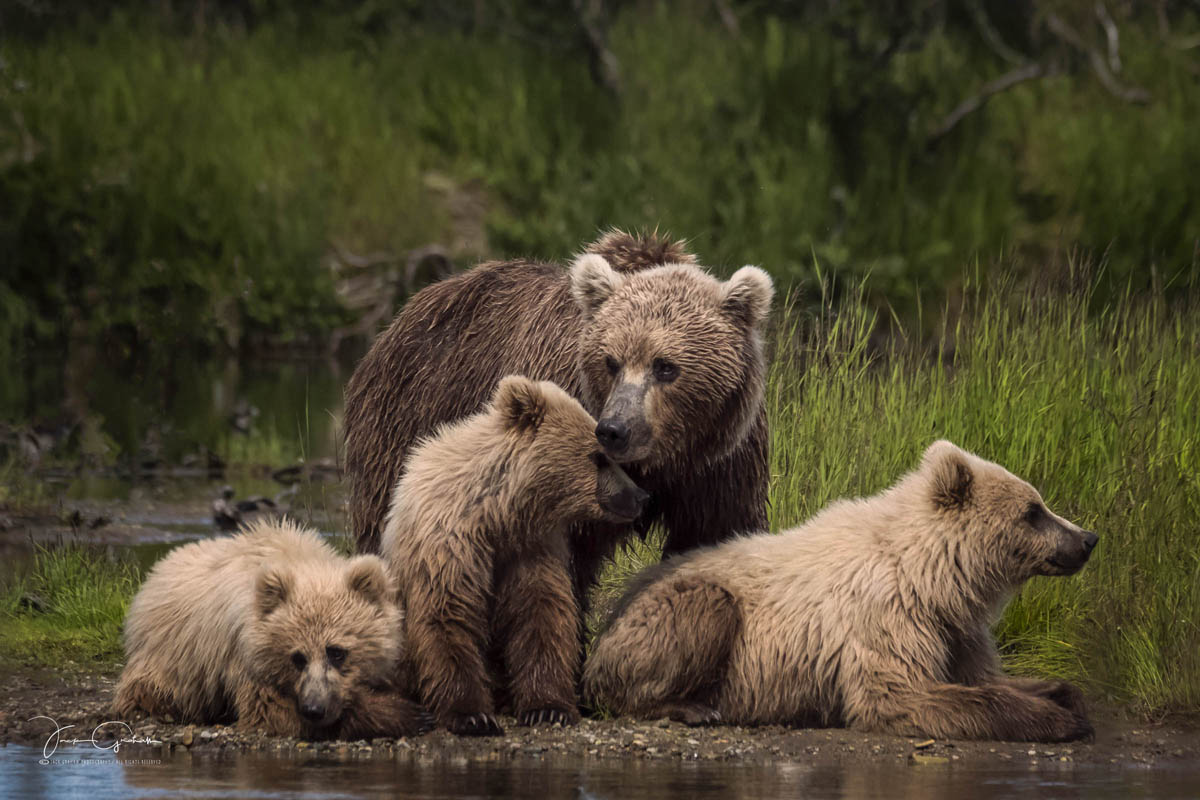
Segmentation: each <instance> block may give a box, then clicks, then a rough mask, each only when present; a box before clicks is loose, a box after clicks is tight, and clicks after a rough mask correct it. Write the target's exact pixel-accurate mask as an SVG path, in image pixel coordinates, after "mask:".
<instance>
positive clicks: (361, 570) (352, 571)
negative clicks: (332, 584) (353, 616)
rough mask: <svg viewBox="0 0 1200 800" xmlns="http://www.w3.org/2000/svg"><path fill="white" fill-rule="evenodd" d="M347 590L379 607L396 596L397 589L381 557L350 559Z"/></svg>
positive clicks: (347, 568)
mask: <svg viewBox="0 0 1200 800" xmlns="http://www.w3.org/2000/svg"><path fill="white" fill-rule="evenodd" d="M346 588H348V589H349V590H350V591H352V592H354V593H356V594H360V595H362V596H363V597H364V598H366V599H367V601H369V602H370V603H373V604H374V605H377V606H381V605H383V604H384V603H386V602H388V600H390V599H392V598H394V597H395V596H396V587H395V586H394V585H393V584H392V579H391V578H389V577H388V573H387V569H386V568H385V567H384V564H383V560H382V559H380V558H379V556H356V557H354V558H352V559H350V565H349V566H348V567H346Z"/></svg>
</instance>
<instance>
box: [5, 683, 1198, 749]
mask: <svg viewBox="0 0 1200 800" xmlns="http://www.w3.org/2000/svg"><path fill="white" fill-rule="evenodd" d="M3 678H4V680H3V688H0V743H2V744H4V745H8V744H24V745H31V746H32V745H36V746H41V745H43V744H44V743H45V742H46V740H47V737H49V736H50V734H51V733H52V731H53V725H54V724H57V725H58V726H60V727H62V726H68V725H71V726H74V727H73V728H71V729H70V730H69V731H67V732H64V733H63V736H64V737H68V738H70V737H76V736H77V737H80V738H86V737H88V736H90V735H91V732H92V730H93V729H94V728H96V726H97V725H100V724H101V723H103V722H108V721H110V720H111V719H112V717H111V715H110V714H109V713H108V706H109V703H110V702H111V700H112V693H113V687H114V686H115V683H116V679H115V676H114V675H109V674H96V675H85V674H68V673H55V672H44V671H42V672H36V671H16V672H12V673H9V674H7V675H4V676H3ZM39 715H42V716H44V717H49V718H50V719H52V720H53V721H54V722H53V723H52V722H51V721H50V720H47V719H33V718H34V717H37V716H39ZM1094 716H1095V719H1094V722H1095V725H1096V731H1097V735H1096V741H1095V742H1073V743H1070V744H1056V745H1048V744H1036V745H1034V744H1028V743H1014V742H966V741H941V740H937V741H935V740H921V739H917V738H909V737H897V736H886V735H878V734H864V733H859V732H855V731H849V730H845V729H840V728H834V729H793V728H784V727H780V726H764V727H760V728H743V727H735V726H717V727H712V728H688V727H686V726H684V725H681V724H679V723H676V722H668V721H667V720H657V721H649V722H641V721H635V720H630V719H616V720H593V719H585V720H583V721H582V722H581V723H580V724H579V725H577V726H574V727H569V728H561V727H559V726H552V727H539V728H519V727H517V726H516V724H515V720H513V719H512V718H511V717H502V718H501V723H502V724H503V725H504V727H505V735H504V736H501V737H490V738H464V737H457V736H453V735H452V734H449V733H446V732H445V731H435V732H433V733H430V734H426V735H424V736H418V737H407V738H401V739H374V740H371V741H358V742H341V741H333V742H308V741H301V740H296V739H289V738H280V737H273V736H267V735H264V734H259V733H246V732H243V731H240V730H238V729H236V728H233V727H228V726H221V725H212V726H199V725H179V724H172V723H167V722H163V721H160V720H154V719H142V720H127V721H126V722H128V723H129V725H130V727H131V728H132V731H133V736H132V737H130V735H129V733H128V731H124V730H123V729H122V730H121V735H122V736H123V737H126V738H136V739H138V740H139V742H137V743H125V744H122V745H121V752H122V754H123V755H125V756H127V757H131V758H136V757H141V756H144V755H145V754H147V753H148V752H150V751H152V750H157V751H158V752H159V753H161V754H163V755H169V754H170V753H172V752H175V751H177V750H179V749H181V748H182V749H185V750H189V751H196V752H220V751H224V750H230V751H253V752H258V753H261V754H264V755H267V754H272V755H274V754H278V755H279V756H280V757H287V758H296V757H308V756H312V755H319V756H325V757H333V758H354V759H358V758H388V759H397V758H411V759H416V760H419V761H429V762H438V761H444V760H449V761H502V760H517V759H529V758H549V757H566V758H582V759H624V760H634V759H637V760H641V759H662V760H674V761H737V762H742V763H772V762H787V761H802V762H806V763H810V764H817V765H820V764H854V763H877V764H878V763H884V762H891V763H906V764H911V765H922V766H923V765H948V764H953V763H954V762H968V763H971V762H973V763H975V764H980V763H987V762H995V763H1003V762H1017V763H1023V764H1030V765H1032V766H1037V765H1044V766H1051V765H1062V764H1068V763H1082V764H1103V765H1114V764H1117V765H1127V766H1142V767H1153V766H1169V765H1171V764H1172V763H1175V764H1186V763H1189V762H1195V760H1197V759H1200V729H1198V726H1197V722H1198V720H1197V719H1196V718H1194V717H1181V718H1174V719H1170V720H1167V721H1160V722H1148V721H1144V720H1136V719H1130V718H1126V717H1125V716H1124V715H1122V714H1119V713H1117V712H1116V711H1113V710H1101V711H1100V712H1099V713H1097V714H1095V715H1094ZM115 728H116V726H104V727H102V728H101V729H100V731H99V732H98V734H97V739H98V740H101V739H107V740H108V741H109V744H108V745H107V746H110V747H111V738H110V737H111V731H112V730H114V729H115ZM147 739H148V740H151V742H150V743H145V742H144V741H143V740H147Z"/></svg>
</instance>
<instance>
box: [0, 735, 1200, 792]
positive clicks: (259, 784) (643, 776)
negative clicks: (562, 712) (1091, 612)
mask: <svg viewBox="0 0 1200 800" xmlns="http://www.w3.org/2000/svg"><path fill="white" fill-rule="evenodd" d="M41 755H42V753H41V750H40V749H39V748H34V747H26V746H9V747H5V748H0V797H3V798H14V800H16V799H17V798H20V800H34V799H35V798H43V797H44V798H75V797H79V798H88V800H100V798H108V797H121V798H159V797H162V798H195V799H196V800H199V799H200V798H259V799H261V800H287V799H288V798H299V797H304V798H322V799H324V800H334V799H335V798H336V799H338V800H341V799H342V798H364V799H365V798H429V799H430V800H432V799H433V798H447V799H449V798H464V799H465V798H481V797H503V798H525V797H533V798H539V799H540V800H555V799H556V798H564V799H566V798H569V799H570V800H618V798H622V799H627V800H640V799H641V798H664V799H666V800H669V799H671V798H680V800H682V799H683V798H712V800H742V799H743V798H746V799H748V798H759V797H778V798H805V799H806V800H825V799H826V798H828V799H829V800H834V799H835V798H836V799H838V800H842V799H845V800H850V799H851V798H855V799H858V798H862V799H863V800H871V799H872V798H914V800H915V799H916V798H921V800H943V799H944V800H964V798H971V800H1006V799H1007V798H1021V800H1038V799H1039V798H1088V800H1107V799H1108V798H1113V800H1116V798H1120V799H1121V800H1133V799H1135V798H1195V797H1197V796H1200V765H1196V764H1188V765H1184V766H1182V767H1178V768H1171V767H1165V768H1163V767H1160V768H1156V769H1153V770H1146V769H1135V768H1129V767H1096V766H1085V765H1074V764H1068V765H1061V766H1059V765H1055V766H1049V767H1045V766H1043V767H1039V768H1038V769H1036V770H1034V769H1029V768H1028V767H1021V766H1017V765H1012V764H1007V765H1003V766H1000V765H994V766H993V765H983V766H976V765H970V764H962V765H958V764H955V765H953V766H903V765H897V764H866V765H852V766H845V765H828V764H823V765H807V764H803V763H784V764H776V765H745V764H731V763H726V762H683V763H678V762H656V761H612V760H603V761H601V760H593V761H580V760H578V759H566V760H554V759H544V760H531V761H511V762H510V761H493V762H469V761H460V762H459V763H448V762H445V761H436V762H433V763H418V762H417V761H416V760H413V759H408V758H398V759H395V760H391V759H352V758H345V759H339V758H336V757H321V756H316V755H314V756H309V757H296V758H287V757H272V756H266V755H262V754H250V753H221V754H211V755H208V754H203V755H202V754H199V753H196V754H193V753H191V752H187V751H182V752H176V753H175V754H174V755H171V756H168V757H165V758H164V757H162V756H161V754H160V753H159V751H158V750H157V749H156V748H141V749H140V750H137V751H130V750H129V748H128V746H127V747H126V748H125V749H123V750H122V752H121V753H120V755H119V756H114V755H113V754H112V753H110V752H107V751H100V750H96V749H94V748H92V747H90V746H83V747H67V746H63V747H61V748H60V749H59V750H58V752H57V753H55V754H54V755H53V757H52V759H53V760H52V763H50V764H42V763H39V761H40V759H41ZM71 762H74V763H71Z"/></svg>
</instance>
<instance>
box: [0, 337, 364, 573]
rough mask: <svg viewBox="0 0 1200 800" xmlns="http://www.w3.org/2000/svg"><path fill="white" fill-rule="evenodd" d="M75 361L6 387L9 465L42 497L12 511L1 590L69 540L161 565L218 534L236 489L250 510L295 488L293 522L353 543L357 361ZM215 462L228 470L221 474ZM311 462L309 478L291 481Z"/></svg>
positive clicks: (2, 544)
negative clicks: (349, 480) (227, 494)
mask: <svg viewBox="0 0 1200 800" xmlns="http://www.w3.org/2000/svg"><path fill="white" fill-rule="evenodd" d="M72 352H73V354H68V356H67V357H66V358H65V359H64V358H62V357H60V358H57V359H55V358H50V357H34V356H33V355H29V356H27V357H26V358H25V359H24V360H23V361H22V362H21V363H20V364H19V365H18V368H17V370H16V371H17V372H19V373H20V374H21V376H22V380H20V381H10V382H6V383H5V384H4V386H3V387H0V468H7V469H10V470H12V469H19V470H21V471H24V472H25V473H26V475H25V476H24V478H23V479H22V485H23V489H24V491H25V492H26V493H27V494H29V495H32V497H29V496H25V497H22V496H18V497H17V501H18V502H17V503H16V506H15V508H16V511H10V512H9V513H7V514H5V513H0V559H3V560H4V562H5V563H6V565H7V566H8V567H9V569H6V570H2V571H0V583H3V580H4V577H5V574H12V573H13V571H14V570H17V569H19V568H20V567H21V566H22V565H23V564H25V563H27V562H28V560H29V558H30V557H31V554H32V551H33V547H34V546H35V545H38V544H53V543H56V542H59V541H76V542H81V543H87V544H96V545H100V546H103V547H105V548H106V549H107V550H109V551H110V554H111V555H112V556H113V557H121V555H122V554H124V555H130V556H132V557H134V558H136V559H137V560H138V561H139V562H141V563H142V564H143V565H146V564H148V563H151V562H152V561H153V560H155V559H156V558H158V557H160V556H161V555H162V554H163V553H165V552H166V550H167V549H168V548H169V546H174V545H178V544H181V543H184V542H188V541H194V540H196V539H200V538H204V537H207V536H212V535H214V534H215V533H217V532H218V531H217V529H216V527H215V526H214V524H213V519H212V502H213V500H215V499H216V498H217V497H218V496H219V495H220V493H221V489H222V487H223V486H225V485H227V484H228V485H231V486H232V487H233V488H234V490H235V492H236V496H237V498H238V499H242V498H247V497H253V496H265V497H270V498H276V499H279V496H280V494H281V493H284V492H289V488H290V487H292V484H293V483H294V484H295V487H294V489H295V491H294V493H289V494H288V495H287V497H286V502H287V506H288V508H289V510H290V513H291V514H292V516H294V517H295V518H297V519H299V520H301V521H303V522H305V523H308V524H312V525H314V526H315V527H317V528H318V529H320V530H322V531H323V532H325V533H342V532H344V503H343V499H344V498H343V495H342V490H341V485H340V482H339V481H338V480H337V474H336V463H337V459H338V455H339V452H340V445H341V442H340V438H341V432H340V426H341V408H342V387H343V385H344V383H345V381H346V380H347V379H348V378H349V375H350V373H351V371H352V369H353V358H349V359H341V360H337V359H328V358H326V359H290V360H268V361H243V362H238V361H225V360H208V361H203V360H197V359H184V358H180V359H177V360H171V361H169V362H168V363H165V364H160V365H149V364H140V363H133V364H126V365H123V366H122V367H120V368H117V367H114V366H113V365H111V364H105V363H103V362H102V360H100V359H99V358H98V357H96V356H95V354H85V355H80V354H79V353H77V352H75V351H72ZM31 441H32V442H36V445H34V446H33V448H32V452H31V448H30V447H29V444H28V443H29V442H31ZM214 460H215V461H216V462H219V463H223V464H226V465H228V466H227V468H225V469H220V470H212V471H210V470H209V465H210V464H211V463H213V461H214ZM301 464H302V465H304V466H305V470H304V472H303V473H302V474H300V475H298V476H286V475H279V474H278V470H280V469H281V468H286V467H295V466H297V465H301ZM314 467H315V468H316V469H315V470H314ZM3 477H4V475H3V473H0V479H2V478H3ZM4 489H5V487H3V486H0V512H5V510H6V509H5V491H4ZM25 507H28V508H30V509H33V510H34V513H33V514H23V509H24V508H25ZM75 512H78V513H79V515H80V516H79V517H77V518H76V524H74V525H73V524H71V517H72V515H73V514H74V513H75Z"/></svg>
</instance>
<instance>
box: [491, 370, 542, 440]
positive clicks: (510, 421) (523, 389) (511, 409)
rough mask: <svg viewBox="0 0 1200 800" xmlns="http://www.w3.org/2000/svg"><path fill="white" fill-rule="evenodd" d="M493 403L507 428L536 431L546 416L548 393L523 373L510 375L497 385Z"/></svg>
mask: <svg viewBox="0 0 1200 800" xmlns="http://www.w3.org/2000/svg"><path fill="white" fill-rule="evenodd" d="M492 405H493V406H495V408H496V411H497V412H499V414H500V417H501V419H502V420H503V421H504V427H505V428H506V429H508V430H516V431H536V430H537V428H538V426H539V425H541V424H542V419H543V418H545V416H546V393H545V392H544V391H542V387H541V386H539V385H538V384H537V383H535V382H534V381H531V380H529V378H526V377H525V376H523V375H509V376H508V377H506V378H502V379H501V381H500V385H499V386H497V387H496V397H495V399H494V400H493V401H492Z"/></svg>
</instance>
